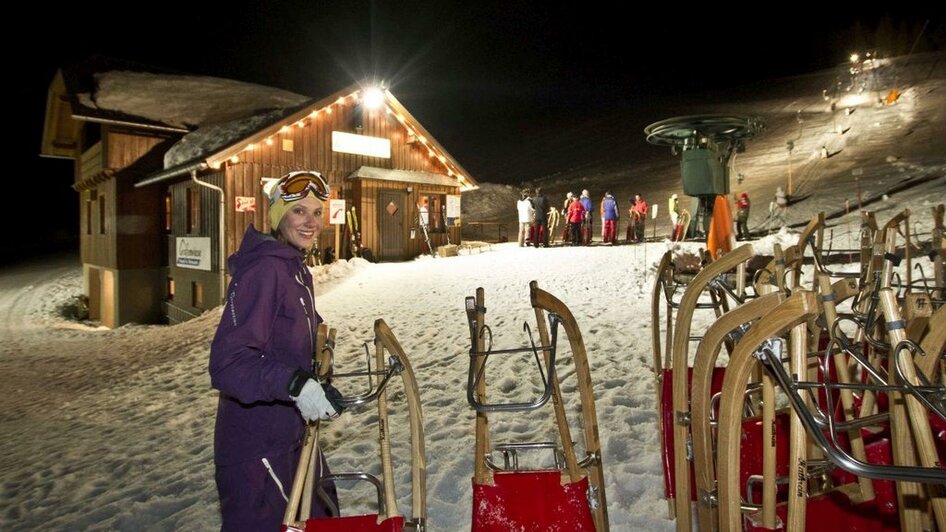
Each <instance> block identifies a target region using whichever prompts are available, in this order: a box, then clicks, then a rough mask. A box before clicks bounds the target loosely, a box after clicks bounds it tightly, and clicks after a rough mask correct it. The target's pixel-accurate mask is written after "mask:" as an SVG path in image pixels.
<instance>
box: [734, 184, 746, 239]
mask: <svg viewBox="0 0 946 532" xmlns="http://www.w3.org/2000/svg"><path fill="white" fill-rule="evenodd" d="M736 239H737V240H749V193H748V192H743V193H742V194H740V195H739V199H738V200H737V201H736Z"/></svg>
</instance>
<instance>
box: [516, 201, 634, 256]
mask: <svg viewBox="0 0 946 532" xmlns="http://www.w3.org/2000/svg"><path fill="white" fill-rule="evenodd" d="M629 202H630V204H631V206H630V208H629V209H628V215H629V218H630V221H629V223H628V227H627V236H626V240H627V242H628V243H637V242H643V241H644V225H645V220H646V217H647V208H648V207H647V202H646V201H645V200H644V198H643V197H642V196H641V194H635V195H634V198H631V199H630V200H629ZM593 207H594V204H593V202H592V200H591V196H590V193H589V192H588V190H587V189H585V190H582V191H581V195H580V196H576V195H575V194H574V193H572V192H569V193H567V194H566V195H565V201H564V202H563V203H562V208H561V210H559V209H558V208H557V207H554V206H552V205H550V204H549V201H548V199H546V198H545V196H543V195H542V189H541V188H536V189H535V192H534V193H533V192H532V191H530V190H529V189H523V190H522V191H521V193H520V196H519V201H518V202H517V203H516V209H517V211H518V219H519V234H518V240H519V247H525V246H534V247H540V246H544V247H548V246H549V239H550V235H552V234H554V233H555V231H556V230H557V229H558V224H559V222H562V221H563V220H564V224H563V227H562V233H561V240H562V243H563V244H564V243H568V244H570V245H572V246H582V245H584V246H587V245H590V244H591V242H592V234H593V231H594V215H593ZM599 217H600V219H601V242H602V243H604V244H609V245H614V244H616V243H617V225H618V220H619V219H620V217H621V215H620V208H619V207H618V203H617V200H616V199H615V198H614V196H613V195H612V194H611V193H610V192H605V194H604V197H602V198H601V201H600V203H599ZM551 238H552V239H553V241H554V237H551Z"/></svg>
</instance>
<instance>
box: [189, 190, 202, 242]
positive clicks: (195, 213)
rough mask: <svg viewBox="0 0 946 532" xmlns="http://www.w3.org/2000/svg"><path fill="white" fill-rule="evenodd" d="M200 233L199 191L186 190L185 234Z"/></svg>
mask: <svg viewBox="0 0 946 532" xmlns="http://www.w3.org/2000/svg"><path fill="white" fill-rule="evenodd" d="M198 231H200V191H198V190H197V189H196V188H193V187H191V188H188V189H187V233H188V234H191V233H196V232H198Z"/></svg>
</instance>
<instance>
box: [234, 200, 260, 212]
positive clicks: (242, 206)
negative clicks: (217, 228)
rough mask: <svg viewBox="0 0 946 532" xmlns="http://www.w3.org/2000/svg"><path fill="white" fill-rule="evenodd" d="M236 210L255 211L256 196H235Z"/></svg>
mask: <svg viewBox="0 0 946 532" xmlns="http://www.w3.org/2000/svg"><path fill="white" fill-rule="evenodd" d="M236 212H256V198H255V197H252V196H237V197H236Z"/></svg>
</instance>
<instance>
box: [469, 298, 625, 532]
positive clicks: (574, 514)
mask: <svg viewBox="0 0 946 532" xmlns="http://www.w3.org/2000/svg"><path fill="white" fill-rule="evenodd" d="M529 289H530V301H531V303H532V307H533V309H534V312H535V316H536V321H537V327H536V328H537V331H538V333H539V340H540V343H541V345H540V346H536V345H535V342H534V339H533V337H532V334H531V330H530V329H529V328H528V327H527V326H525V327H524V330H525V331H526V332H527V334H528V335H529V340H530V346H528V347H524V348H517V349H508V350H494V349H493V348H492V333H491V332H490V329H489V327H488V326H487V325H486V322H485V314H486V306H485V294H484V290H483V289H482V288H477V289H476V295H475V297H472V298H467V299H466V300H465V310H466V313H467V320H468V323H469V326H470V341H471V349H470V370H469V376H468V379H467V392H468V393H467V398H468V402H469V404H470V405H471V407H473V409H474V411H475V412H476V424H475V427H476V429H475V440H476V442H475V457H474V474H473V489H474V521H473V530H474V531H477V532H479V531H486V530H490V531H492V530H508V529H509V527H510V526H515V524H517V523H519V524H522V525H526V524H529V525H532V526H541V524H540V523H541V521H543V520H548V519H555V526H559V527H563V529H568V530H575V531H591V530H596V531H598V532H606V531H607V530H608V529H609V528H608V527H609V525H608V517H607V499H606V496H605V485H604V474H603V473H604V471H603V467H602V464H601V446H600V441H599V437H598V425H597V416H596V413H595V408H594V398H593V394H592V389H591V373H590V365H589V364H588V359H587V354H586V352H585V349H584V343H583V341H582V339H581V332H580V331H579V329H578V327H577V324H576V323H575V318H574V316H573V315H572V314H571V311H570V310H569V309H568V307H566V306H565V305H564V303H562V302H561V301H560V300H558V299H557V298H555V297H554V296H552V295H551V294H549V293H547V292H545V291H543V290H541V289H539V288H538V284H537V283H536V282H535V281H532V282H531V283H530V284H529ZM546 314H547V316H546ZM546 321H548V325H547V323H546ZM559 326H562V327H563V328H564V330H565V333H566V335H567V336H568V340H569V344H570V347H571V352H572V355H573V357H574V363H575V370H576V375H577V376H578V389H579V394H580V399H581V410H582V419H583V431H582V435H583V440H584V449H585V453H586V454H585V457H584V458H583V459H582V460H578V458H577V457H576V453H575V444H574V443H573V441H572V436H571V429H570V428H569V425H568V420H567V417H566V412H565V406H564V402H563V401H562V393H561V388H560V386H559V381H558V374H557V372H556V371H555V362H556V344H557V328H558V327H559ZM550 330H551V332H550ZM487 339H488V340H489V346H488V347H487V345H486V344H487ZM520 352H521V353H525V352H531V353H532V354H533V356H534V357H535V358H536V363H537V366H538V367H539V368H540V374H541V375H542V380H543V383H544V384H543V386H544V388H545V390H544V392H543V395H542V397H540V398H539V399H537V400H534V401H530V402H526V403H510V404H490V403H488V402H487V400H486V376H485V365H486V362H487V360H488V357H489V355H494V354H512V353H520ZM539 353H541V354H542V359H541V360H540V359H539ZM543 365H544V366H545V368H546V369H545V371H544V372H542V371H541V368H542V366H543ZM546 395H547V396H548V397H546ZM549 398H551V399H552V406H553V410H554V415H555V421H556V425H557V428H558V432H559V438H560V441H559V442H557V443H555V442H529V443H519V442H517V443H507V444H500V445H496V446H492V445H491V444H490V441H489V418H488V414H491V413H493V412H512V411H531V410H535V409H537V408H539V407H541V406H543V405H544V404H547V402H548V399H549ZM558 445H561V448H559V447H558ZM542 449H548V450H551V451H552V454H553V457H554V462H555V468H554V469H552V470H539V471H527V470H521V469H519V468H518V466H519V464H518V453H519V451H522V450H542ZM493 450H495V451H499V452H501V453H502V454H503V465H502V466H499V465H498V464H496V463H495V462H494V461H493V460H492V457H491V455H492V451H493ZM536 497H538V499H536ZM543 497H547V499H543ZM512 500H515V501H518V502H520V504H519V505H515V504H514V503H513V502H509V501H512ZM523 501H527V502H523ZM550 501H551V502H550ZM491 502H495V503H496V504H502V506H501V507H498V508H491V509H490V510H489V511H488V512H485V513H484V512H480V511H479V510H481V509H483V508H490V506H491Z"/></svg>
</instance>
